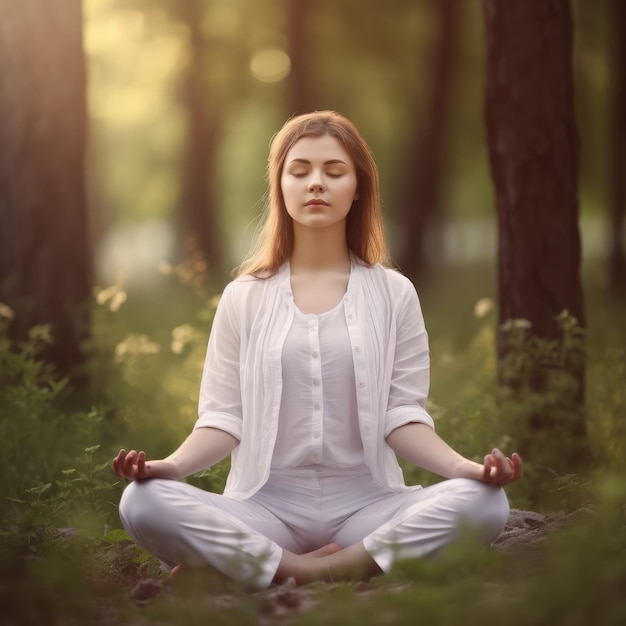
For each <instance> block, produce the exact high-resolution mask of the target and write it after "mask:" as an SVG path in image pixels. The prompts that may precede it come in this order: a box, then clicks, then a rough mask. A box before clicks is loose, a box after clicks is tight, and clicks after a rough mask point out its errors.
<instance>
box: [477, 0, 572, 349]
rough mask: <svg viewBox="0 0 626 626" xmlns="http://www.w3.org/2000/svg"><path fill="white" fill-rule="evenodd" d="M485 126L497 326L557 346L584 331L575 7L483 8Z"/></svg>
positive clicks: (489, 1) (549, 2)
mask: <svg viewBox="0 0 626 626" xmlns="http://www.w3.org/2000/svg"><path fill="white" fill-rule="evenodd" d="M484 6H485V15H486V20H487V85H486V123H487V139H488V144H489V156H490V162H491V172H492V177H493V181H494V184H495V191H496V206H497V213H498V224H499V290H500V291H499V293H500V321H501V322H504V321H506V320H510V319H519V318H523V319H526V320H529V321H530V322H531V323H532V327H533V331H534V333H535V334H537V335H539V336H541V337H546V338H557V337H558V336H559V327H558V324H557V323H556V321H555V316H556V315H558V314H559V313H561V312H562V311H563V310H564V309H567V310H568V311H569V312H570V313H571V314H572V315H574V316H575V317H576V318H577V319H578V321H579V323H580V324H584V321H585V316H584V312H583V293H582V287H581V281H580V235H579V230H578V211H579V207H578V188H577V186H578V155H579V142H578V132H577V127H576V118H575V112H574V85H573V71H572V48H573V42H572V22H571V13H570V7H569V2H568V0H510V1H508V2H505V3H504V2H498V1H497V0H484Z"/></svg>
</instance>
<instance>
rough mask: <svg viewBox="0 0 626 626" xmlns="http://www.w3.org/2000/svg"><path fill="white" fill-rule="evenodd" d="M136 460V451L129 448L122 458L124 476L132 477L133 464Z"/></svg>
mask: <svg viewBox="0 0 626 626" xmlns="http://www.w3.org/2000/svg"><path fill="white" fill-rule="evenodd" d="M136 460H137V451H136V450H131V451H130V452H129V453H128V454H127V455H126V458H125V459H124V466H123V467H124V475H125V476H126V478H134V465H135V462H136Z"/></svg>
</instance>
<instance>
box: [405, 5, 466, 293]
mask: <svg viewBox="0 0 626 626" xmlns="http://www.w3.org/2000/svg"><path fill="white" fill-rule="evenodd" d="M430 4H431V10H433V11H435V12H436V16H437V22H438V27H439V31H438V33H437V36H436V39H435V42H434V46H433V50H432V62H431V72H430V76H429V78H430V81H431V82H430V88H429V90H428V92H427V94H426V97H427V108H426V115H425V117H424V119H423V120H421V121H420V123H417V124H416V126H415V134H414V136H413V139H412V143H411V146H410V147H409V155H408V167H407V175H406V180H405V183H404V192H403V194H402V198H401V210H402V213H403V220H402V221H403V224H404V233H405V241H404V243H403V247H402V255H401V259H400V266H401V267H402V270H403V272H405V273H406V274H408V275H409V276H411V277H412V278H414V279H415V280H417V281H419V280H420V279H423V278H424V277H425V276H427V275H428V274H429V273H430V271H431V270H432V268H431V267H430V264H429V262H428V245H427V239H428V233H429V231H430V229H431V228H433V227H434V226H436V222H437V221H438V220H439V219H440V217H441V216H440V209H441V206H440V193H439V191H440V181H441V173H442V169H443V162H444V147H445V143H446V140H447V132H448V124H449V118H450V115H449V113H450V105H451V104H452V87H453V84H454V76H455V70H456V68H457V61H458V43H459V30H460V29H459V26H460V17H461V5H460V1H459V0H431V3H430ZM419 97H420V99H421V98H423V97H424V94H421V93H420V95H419Z"/></svg>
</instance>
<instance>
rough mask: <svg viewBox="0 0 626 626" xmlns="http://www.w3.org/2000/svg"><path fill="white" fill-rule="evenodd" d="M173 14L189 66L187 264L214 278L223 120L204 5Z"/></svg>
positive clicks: (218, 261) (196, 2)
mask: <svg viewBox="0 0 626 626" xmlns="http://www.w3.org/2000/svg"><path fill="white" fill-rule="evenodd" d="M177 11H178V12H179V15H180V17H181V18H182V20H183V22H184V23H185V25H186V26H187V28H188V32H189V53H190V54H189V64H188V66H187V68H186V70H185V75H184V76H183V84H182V97H183V104H184V107H185V110H186V114H187V122H188V126H187V128H188V130H187V147H186V154H185V157H184V159H183V176H182V180H183V193H182V213H183V221H184V229H185V244H186V254H187V257H188V259H187V260H188V261H189V260H191V261H192V262H194V264H195V265H196V272H195V274H196V275H197V276H202V275H203V274H204V272H203V267H204V266H206V267H205V269H206V270H207V271H208V272H209V273H210V274H211V275H213V276H215V275H219V274H220V272H221V269H222V264H223V262H222V254H221V252H222V251H221V246H220V243H219V242H220V239H221V238H220V234H219V220H218V217H217V215H218V211H217V194H216V192H215V183H216V180H217V175H216V162H217V152H218V145H219V141H220V134H221V127H220V124H221V119H220V115H219V111H218V106H217V104H216V100H215V99H213V100H212V99H211V95H210V93H209V92H208V90H207V88H206V85H205V80H204V78H205V72H206V66H205V46H204V40H203V33H202V3H201V1H200V0H186V1H185V2H182V3H180V4H179V5H177Z"/></svg>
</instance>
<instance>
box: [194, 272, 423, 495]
mask: <svg viewBox="0 0 626 626" xmlns="http://www.w3.org/2000/svg"><path fill="white" fill-rule="evenodd" d="M292 301H293V292H292V290H291V281H290V268H289V264H288V263H286V264H285V265H284V266H283V267H282V268H281V269H280V270H279V271H278V272H277V273H276V274H275V275H274V276H272V277H270V278H267V279H257V278H254V277H252V276H243V277H240V278H237V279H236V280H234V281H233V282H231V283H229V284H228V285H227V286H226V289H225V290H224V293H223V294H222V298H221V300H220V303H219V306H218V308H217V311H216V314H215V319H214V322H213V327H212V330H211V335H210V338H209V345H208V350H207V355H206V361H205V365H204V372H203V375H202V382H201V387H200V401H199V411H198V414H199V417H198V420H197V422H196V424H195V427H194V428H202V427H207V426H210V427H214V428H219V429H221V430H224V431H226V432H228V433H230V434H231V435H233V436H234V437H236V438H237V439H239V445H238V446H237V447H236V448H235V450H234V451H233V453H232V459H231V470H230V473H229V475H228V479H227V481H226V488H225V490H224V493H225V494H226V495H228V496H229V497H231V498H234V499H238V500H243V499H246V498H249V497H250V496H251V495H252V494H254V493H255V492H256V491H258V490H259V489H260V488H261V487H262V486H263V485H264V484H265V482H266V481H267V479H268V476H269V472H270V464H271V459H272V453H273V450H274V444H275V441H276V432H277V428H278V414H279V409H280V402H281V395H282V364H281V360H282V359H281V357H282V348H283V343H284V341H285V337H286V335H287V331H288V330H289V328H290V327H291V323H292V316H293V306H291V302H292ZM344 311H345V316H346V324H347V326H348V334H349V336H350V343H351V345H352V354H353V361H354V375H355V381H356V393H357V404H358V415H359V429H360V433H361V439H362V441H363V450H364V455H365V463H366V465H367V466H368V467H369V469H370V470H371V472H372V475H373V476H374V478H375V479H376V480H377V481H378V482H379V483H381V484H382V485H385V486H388V487H390V488H391V489H393V490H394V491H402V490H403V489H405V488H406V487H405V484H404V478H403V476H402V471H401V469H400V466H399V465H398V461H397V459H396V456H395V454H394V452H393V451H392V450H391V448H390V447H389V446H388V445H387V443H386V441H385V437H386V436H387V435H389V433H390V432H391V431H392V430H394V429H395V428H397V427H399V426H401V425H403V424H407V423H409V422H421V423H424V424H428V425H429V426H431V428H434V423H433V420H432V418H431V417H430V415H429V414H428V413H427V411H426V408H425V407H426V398H427V395H428V387H429V381H430V372H429V353H428V337H427V334H426V329H425V326H424V319H423V316H422V312H421V308H420V305H419V301H418V297H417V294H416V292H415V288H414V286H413V284H412V283H411V282H410V281H409V280H408V279H407V278H406V277H404V276H402V275H401V274H399V273H398V272H396V271H394V270H391V269H387V268H384V267H382V266H380V265H375V266H368V265H365V264H363V263H362V262H360V261H359V260H358V259H353V261H352V269H351V273H350V279H349V282H348V288H347V290H346V294H345V296H344Z"/></svg>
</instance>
